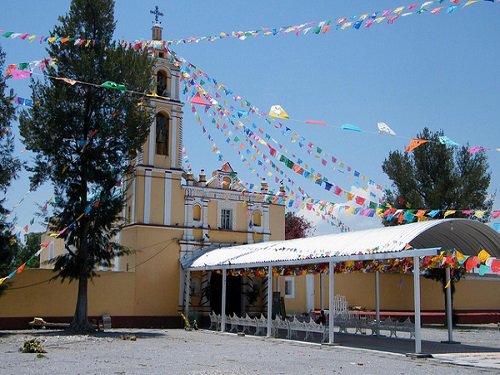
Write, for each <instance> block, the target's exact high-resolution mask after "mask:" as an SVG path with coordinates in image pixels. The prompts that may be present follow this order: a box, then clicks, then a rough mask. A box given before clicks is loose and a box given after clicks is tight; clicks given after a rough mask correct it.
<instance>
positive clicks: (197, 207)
mask: <svg viewBox="0 0 500 375" xmlns="http://www.w3.org/2000/svg"><path fill="white" fill-rule="evenodd" d="M193 220H194V221H200V220H201V207H200V205H199V204H195V205H194V207H193Z"/></svg>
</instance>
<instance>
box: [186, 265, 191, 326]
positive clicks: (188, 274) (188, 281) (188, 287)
mask: <svg viewBox="0 0 500 375" xmlns="http://www.w3.org/2000/svg"><path fill="white" fill-rule="evenodd" d="M184 292H185V295H186V301H185V304H184V315H185V316H186V319H187V320H188V321H189V304H190V303H191V271H189V270H187V271H186V290H185V291H184Z"/></svg>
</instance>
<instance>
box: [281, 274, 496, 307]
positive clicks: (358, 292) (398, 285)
mask: <svg viewBox="0 0 500 375" xmlns="http://www.w3.org/2000/svg"><path fill="white" fill-rule="evenodd" d="M284 279H285V277H284V276H281V277H280V290H281V295H282V296H284V290H285V287H284ZM499 280H500V278H499ZM334 283H335V294H339V295H344V296H346V298H347V302H348V303H349V306H350V307H353V306H361V307H363V308H366V309H368V310H375V274H374V273H358V272H353V273H345V274H335V282H334ZM420 288H421V290H420V296H421V298H420V303H421V310H428V311H430V310H444V308H445V307H444V296H443V291H442V287H441V284H440V283H438V282H436V281H433V280H429V279H425V278H423V277H421V278H420ZM323 302H324V308H325V309H328V274H324V276H323ZM285 305H286V311H287V314H302V313H304V312H306V282H305V276H297V277H296V280H295V299H289V298H285ZM453 305H454V308H455V310H500V281H485V280H469V279H467V278H465V279H462V280H460V282H459V283H457V284H456V291H455V294H454V302H453ZM314 306H315V308H316V309H320V307H321V305H320V288H319V275H315V305H314ZM380 309H381V310H393V311H398V310H403V311H413V310H414V302H413V275H412V274H407V275H406V274H405V275H400V274H380Z"/></svg>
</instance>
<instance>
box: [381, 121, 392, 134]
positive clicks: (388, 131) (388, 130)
mask: <svg viewBox="0 0 500 375" xmlns="http://www.w3.org/2000/svg"><path fill="white" fill-rule="evenodd" d="M377 127H378V131H379V133H381V134H384V135H396V133H395V132H394V130H392V129H391V128H390V127H389V125H387V124H386V123H385V122H377Z"/></svg>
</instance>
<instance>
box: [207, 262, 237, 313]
mask: <svg viewBox="0 0 500 375" xmlns="http://www.w3.org/2000/svg"><path fill="white" fill-rule="evenodd" d="M210 309H211V310H212V311H214V312H215V313H216V314H220V313H221V311H222V275H221V274H218V273H215V272H212V276H211V278H210ZM233 313H234V314H236V315H237V316H241V276H227V277H226V315H232V314H233Z"/></svg>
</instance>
